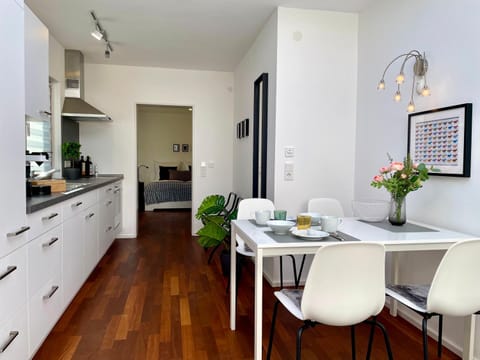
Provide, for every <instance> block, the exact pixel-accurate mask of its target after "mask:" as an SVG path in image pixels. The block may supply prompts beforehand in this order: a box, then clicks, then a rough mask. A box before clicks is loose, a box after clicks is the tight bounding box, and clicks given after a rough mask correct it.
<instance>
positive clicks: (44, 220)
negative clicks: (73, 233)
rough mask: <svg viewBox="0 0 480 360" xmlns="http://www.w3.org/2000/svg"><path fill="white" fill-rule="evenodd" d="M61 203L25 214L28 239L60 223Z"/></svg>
mask: <svg viewBox="0 0 480 360" xmlns="http://www.w3.org/2000/svg"><path fill="white" fill-rule="evenodd" d="M62 218H63V217H62V205H61V204H56V205H52V206H49V207H47V208H45V209H42V210H39V211H36V212H34V213H33V214H29V215H28V216H27V224H28V226H30V230H29V231H27V234H28V239H29V240H33V239H35V238H36V237H37V236H38V235H41V234H43V233H45V232H47V231H48V230H50V229H52V228H54V227H55V226H57V225H60V224H61V223H62Z"/></svg>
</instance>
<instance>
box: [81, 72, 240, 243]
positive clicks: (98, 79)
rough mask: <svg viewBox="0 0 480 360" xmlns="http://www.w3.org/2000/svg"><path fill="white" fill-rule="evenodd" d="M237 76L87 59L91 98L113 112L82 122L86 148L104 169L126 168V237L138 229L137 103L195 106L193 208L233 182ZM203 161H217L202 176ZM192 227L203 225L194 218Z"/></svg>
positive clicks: (123, 232) (87, 85)
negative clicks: (102, 119)
mask: <svg viewBox="0 0 480 360" xmlns="http://www.w3.org/2000/svg"><path fill="white" fill-rule="evenodd" d="M232 83H233V76H232V74H231V73H225V72H211V71H187V70H171V69H162V68H147V67H134V66H114V65H95V64H85V100H86V101H87V102H89V103H91V104H92V105H94V106H96V107H98V108H99V109H101V110H103V111H105V112H106V113H107V114H108V115H109V116H111V117H112V119H113V121H112V122H109V123H99V122H89V123H85V122H84V123H81V125H80V142H81V144H82V152H85V153H88V154H91V155H92V158H93V161H94V162H95V163H97V164H98V167H99V171H100V173H122V174H124V176H125V178H124V181H123V189H124V190H123V192H122V194H123V199H122V206H123V219H122V230H121V234H120V235H121V236H122V237H134V236H136V234H137V214H136V209H137V195H136V194H137V171H136V164H137V150H136V149H137V144H136V132H137V129H136V104H158V105H182V106H192V107H193V112H192V116H193V139H192V147H193V173H192V176H193V192H192V207H193V213H195V210H196V209H197V208H198V205H199V204H200V202H201V200H202V199H203V198H204V197H205V196H206V195H208V194H212V193H228V192H229V191H231V188H232V158H233V152H232V140H231V137H229V136H228V135H227V134H233V130H232V128H233V126H232V124H233V119H232V114H233V93H232ZM201 161H207V162H208V161H213V162H214V166H215V167H214V168H208V172H207V176H206V177H200V171H199V166H200V162H201ZM192 222H193V225H192V226H193V227H192V231H193V232H195V231H196V230H198V228H199V223H198V222H197V221H193V220H192Z"/></svg>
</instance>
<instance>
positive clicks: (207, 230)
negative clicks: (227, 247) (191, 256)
mask: <svg viewBox="0 0 480 360" xmlns="http://www.w3.org/2000/svg"><path fill="white" fill-rule="evenodd" d="M224 222H225V219H224V218H223V217H222V216H218V215H217V216H210V217H209V218H208V222H207V223H206V224H205V225H204V226H203V228H201V229H200V230H199V231H198V232H197V234H198V235H199V236H200V237H199V239H198V243H199V244H200V245H201V246H203V247H212V246H217V245H219V244H221V243H222V241H223V240H224V239H225V238H226V237H227V235H228V231H227V230H226V229H225V228H224Z"/></svg>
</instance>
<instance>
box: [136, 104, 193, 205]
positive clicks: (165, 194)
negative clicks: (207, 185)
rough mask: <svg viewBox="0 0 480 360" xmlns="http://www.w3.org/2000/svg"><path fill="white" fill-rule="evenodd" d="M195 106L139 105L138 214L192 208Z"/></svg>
mask: <svg viewBox="0 0 480 360" xmlns="http://www.w3.org/2000/svg"><path fill="white" fill-rule="evenodd" d="M192 112H193V109H192V107H191V106H171V105H150V104H137V107H136V113H137V181H138V211H139V212H143V211H168V210H179V209H186V210H189V211H191V207H192V150H193V148H192Z"/></svg>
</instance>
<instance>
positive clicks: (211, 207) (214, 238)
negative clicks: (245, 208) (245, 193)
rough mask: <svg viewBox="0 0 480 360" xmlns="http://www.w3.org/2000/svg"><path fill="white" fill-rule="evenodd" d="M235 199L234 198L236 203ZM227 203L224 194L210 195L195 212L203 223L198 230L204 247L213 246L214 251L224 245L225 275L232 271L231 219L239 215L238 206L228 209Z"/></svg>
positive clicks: (221, 256) (221, 257) (199, 240)
mask: <svg viewBox="0 0 480 360" xmlns="http://www.w3.org/2000/svg"><path fill="white" fill-rule="evenodd" d="M235 198H236V195H235ZM235 200H236V199H233V201H234V205H235ZM227 205H228V201H227V204H226V203H225V197H224V196H223V195H209V196H207V197H206V198H205V199H203V201H202V203H201V204H200V206H199V207H198V209H197V213H196V214H195V217H196V218H197V219H198V220H201V221H202V224H203V227H202V228H201V229H200V230H199V231H198V232H197V234H198V235H199V238H198V243H199V244H200V245H201V246H203V247H204V248H211V247H213V248H214V250H213V251H215V250H216V249H217V248H219V247H220V246H223V249H222V252H221V254H220V262H221V264H222V272H223V274H224V275H228V274H229V272H230V235H231V221H232V220H233V219H235V218H236V217H237V209H236V206H233V207H232V208H231V209H227ZM237 264H239V261H237Z"/></svg>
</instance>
